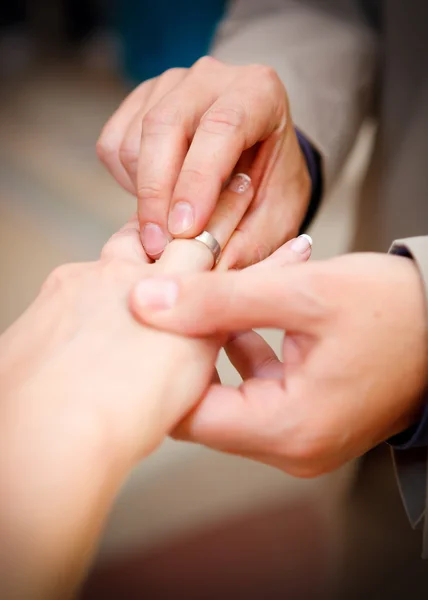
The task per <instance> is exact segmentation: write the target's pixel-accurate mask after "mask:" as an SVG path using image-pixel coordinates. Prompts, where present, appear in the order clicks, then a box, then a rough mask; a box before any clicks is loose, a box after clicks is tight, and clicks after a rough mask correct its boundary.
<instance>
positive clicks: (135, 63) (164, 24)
mask: <svg viewBox="0 0 428 600" xmlns="http://www.w3.org/2000/svg"><path fill="white" fill-rule="evenodd" d="M226 5H227V0H204V1H203V2H194V1H193V0H179V1H176V2H171V0H155V1H150V2H149V1H148V0H125V1H123V2H121V3H117V5H116V11H117V15H116V19H115V28H116V32H117V34H118V35H119V37H120V41H121V46H122V51H123V57H122V58H123V68H124V75H125V77H126V78H127V79H128V81H129V82H130V83H138V82H140V81H143V80H145V79H149V78H151V77H156V76H157V75H160V74H161V73H162V72H163V71H165V70H166V69H170V68H172V67H190V66H191V65H192V64H193V63H194V62H195V61H196V60H197V59H198V58H199V57H201V56H203V55H205V54H207V52H208V49H209V47H210V44H211V40H212V38H213V35H214V32H215V29H216V26H217V24H218V22H219V20H220V19H221V18H222V16H223V13H224V10H225V8H226Z"/></svg>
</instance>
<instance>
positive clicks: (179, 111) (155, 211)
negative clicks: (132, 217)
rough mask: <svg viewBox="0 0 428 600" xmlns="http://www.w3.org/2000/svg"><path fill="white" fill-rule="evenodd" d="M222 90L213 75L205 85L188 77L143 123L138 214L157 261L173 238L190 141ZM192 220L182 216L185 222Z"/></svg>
mask: <svg viewBox="0 0 428 600" xmlns="http://www.w3.org/2000/svg"><path fill="white" fill-rule="evenodd" d="M202 83H203V85H202ZM223 85H225V82H224V81H223V78H219V77H217V78H214V77H213V71H212V70H210V71H207V72H205V73H204V78H203V79H200V78H198V77H196V76H194V75H189V76H188V77H186V78H185V79H184V80H183V81H182V83H181V84H180V85H178V86H177V87H176V88H174V89H173V90H172V91H171V92H170V93H169V94H167V95H166V96H164V98H163V99H162V100H161V101H160V102H158V103H157V104H156V105H155V106H153V107H152V108H151V110H149V111H148V112H147V113H146V115H145V117H144V119H143V121H142V137H141V145H140V151H139V161H138V174H137V195H138V213H139V219H140V226H141V232H142V242H143V245H144V248H145V249H146V251H147V253H148V254H150V256H153V257H155V256H157V255H158V254H159V253H160V252H161V251H162V249H163V247H165V243H166V240H167V239H168V236H169V235H170V232H169V231H168V224H167V220H168V213H169V207H170V202H171V197H172V195H173V191H174V188H175V185H176V183H177V179H178V177H179V173H180V170H181V168H182V166H183V162H184V160H185V156H186V153H187V151H188V148H189V144H190V141H191V139H192V137H193V135H194V132H195V129H196V127H197V125H198V123H199V120H200V118H201V116H202V115H203V113H204V112H205V111H206V110H207V108H208V107H209V106H210V105H211V104H212V102H213V101H214V99H215V97H216V95H217V94H218V93H219V86H223ZM188 216H189V215H187V214H185V213H184V212H183V211H182V213H181V218H182V219H184V220H186V219H187V218H188ZM171 233H172V232H171ZM199 233H200V232H199Z"/></svg>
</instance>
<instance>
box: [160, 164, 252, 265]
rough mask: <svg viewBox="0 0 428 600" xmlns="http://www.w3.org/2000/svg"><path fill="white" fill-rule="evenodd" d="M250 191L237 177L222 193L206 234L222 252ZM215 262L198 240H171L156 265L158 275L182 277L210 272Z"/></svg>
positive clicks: (247, 183) (246, 181) (245, 180)
mask: <svg viewBox="0 0 428 600" xmlns="http://www.w3.org/2000/svg"><path fill="white" fill-rule="evenodd" d="M252 196H253V188H252V185H251V179H250V178H249V177H248V176H247V175H245V174H243V173H238V174H237V175H235V176H234V177H233V178H232V180H231V181H230V183H229V185H228V186H227V188H226V189H225V190H224V191H223V192H222V194H221V196H220V198H219V201H218V204H217V206H216V209H215V212H214V215H213V216H212V218H211V220H210V222H209V224H208V228H207V230H208V231H209V232H210V233H211V235H213V236H214V237H215V239H216V240H217V242H218V243H219V245H220V248H224V246H225V245H226V244H227V242H228V240H229V238H230V236H231V235H232V233H233V231H234V229H235V227H236V226H237V225H238V223H239V221H240V220H241V219H242V216H243V215H244V213H245V211H246V210H247V208H248V206H249V204H250V202H251V198H252ZM214 262H215V256H214V254H213V252H212V250H211V249H210V248H209V247H207V246H206V245H205V244H204V243H202V242H200V241H198V240H183V239H178V238H177V239H174V240H172V242H171V243H170V244H168V246H167V247H166V248H165V251H164V252H163V254H162V256H161V258H160V260H159V262H158V271H159V270H160V271H161V272H163V273H167V274H172V273H174V274H186V273H196V272H203V271H210V270H211V269H212V268H213V266H214Z"/></svg>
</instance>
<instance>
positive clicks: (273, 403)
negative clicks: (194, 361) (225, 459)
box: [174, 379, 287, 456]
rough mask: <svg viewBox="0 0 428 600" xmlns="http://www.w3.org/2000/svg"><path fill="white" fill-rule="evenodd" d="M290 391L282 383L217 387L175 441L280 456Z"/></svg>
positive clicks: (181, 427)
mask: <svg viewBox="0 0 428 600" xmlns="http://www.w3.org/2000/svg"><path fill="white" fill-rule="evenodd" d="M286 411H287V396H286V391H284V388H283V386H282V384H281V382H279V381H269V380H266V379H265V380H254V379H251V380H248V381H247V382H245V383H244V384H243V385H242V386H241V387H240V388H239V389H236V388H233V387H228V386H220V385H213V386H211V387H210V388H209V390H208V392H207V394H206V396H205V397H204V398H203V400H202V402H201V403H200V404H199V405H198V406H197V407H196V408H195V410H193V411H192V412H191V413H190V414H189V415H188V416H187V418H186V419H185V420H183V421H182V422H181V424H180V425H179V427H177V428H176V430H175V431H174V437H176V438H179V439H185V440H191V441H193V442H197V443H202V444H204V445H206V446H209V447H211V448H214V449H216V450H221V451H226V452H232V453H234V454H242V455H245V456H255V455H259V454H268V453H269V451H271V452H272V453H274V451H275V453H278V440H279V439H284V438H285V439H286V435H287V420H286V419H279V418H278V416H279V415H281V414H284V413H285V414H286Z"/></svg>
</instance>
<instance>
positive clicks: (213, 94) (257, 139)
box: [97, 57, 311, 269]
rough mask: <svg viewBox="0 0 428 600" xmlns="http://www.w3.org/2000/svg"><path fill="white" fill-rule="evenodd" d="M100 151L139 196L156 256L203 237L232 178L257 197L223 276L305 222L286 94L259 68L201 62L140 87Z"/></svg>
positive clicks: (303, 184)
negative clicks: (240, 177) (244, 181)
mask: <svg viewBox="0 0 428 600" xmlns="http://www.w3.org/2000/svg"><path fill="white" fill-rule="evenodd" d="M97 152H98V155H99V157H100V159H101V160H102V162H103V163H104V164H105V166H106V167H107V168H108V170H109V171H110V172H111V173H112V175H113V177H114V178H115V179H116V180H117V181H118V182H119V183H120V185H121V186H122V187H124V188H125V189H126V190H128V191H129V192H131V193H132V194H135V195H136V196H137V199H138V218H139V223H140V231H141V239H142V243H143V246H144V248H145V250H146V252H147V254H148V255H149V256H151V257H158V256H159V255H160V254H161V253H162V251H163V249H164V248H165V245H166V243H167V241H168V240H169V239H171V238H172V237H184V238H191V237H194V236H196V235H198V234H199V233H201V231H203V230H204V229H206V226H207V223H208V221H209V219H210V217H211V216H212V215H213V213H214V209H215V207H216V204H217V199H218V198H219V195H220V191H221V190H222V188H223V186H224V184H225V182H226V181H227V180H228V179H229V177H230V176H231V174H232V173H234V172H244V173H247V174H248V175H249V176H250V177H251V179H252V181H253V186H254V192H255V193H254V198H253V202H252V205H251V207H250V208H249V210H248V211H247V212H246V214H245V215H243V218H242V219H241V221H240V222H239V224H238V225H237V228H236V230H235V232H234V234H233V235H232V237H231V239H230V241H229V243H228V245H227V247H226V248H225V251H224V253H223V256H222V260H221V263H220V268H222V269H228V268H231V267H233V268H236V267H244V266H247V265H249V264H253V263H256V262H258V261H259V260H261V259H263V258H266V257H267V256H269V255H270V254H271V253H272V252H273V251H274V250H276V249H277V248H278V247H279V246H281V244H283V243H284V242H285V241H287V240H289V239H291V238H293V237H295V236H296V235H297V232H298V230H299V228H300V224H301V223H302V221H303V218H304V216H305V214H306V210H307V206H308V202H309V197H310V188H311V186H310V178H309V174H308V170H307V165H306V161H305V159H304V157H303V155H302V152H301V150H300V146H299V143H298V140H297V138H296V134H295V131H294V127H293V123H292V119H291V116H290V110H289V105H288V98H287V93H286V90H285V88H284V86H283V84H282V83H281V81H280V79H279V77H278V75H277V74H276V72H275V71H274V70H273V69H271V68H269V67H266V66H263V65H249V66H232V65H228V64H224V63H221V62H220V61H218V60H215V59H214V58H210V57H204V58H202V59H200V60H199V61H198V62H197V63H195V65H194V66H193V67H191V68H190V69H172V70H169V71H166V72H165V73H164V74H162V75H161V76H160V77H157V78H156V79H152V80H149V81H147V82H144V83H142V84H141V85H140V86H138V87H137V88H136V89H135V90H134V91H133V92H132V93H131V94H130V95H129V96H128V97H127V98H126V99H125V101H124V102H123V103H122V105H121V106H120V107H119V108H118V110H117V111H116V112H115V114H114V115H113V116H112V117H111V118H110V120H109V121H108V122H107V124H106V125H105V127H104V129H103V131H102V133H101V136H100V138H99V140H98V144H97ZM186 207H187V210H185V209H186Z"/></svg>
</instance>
